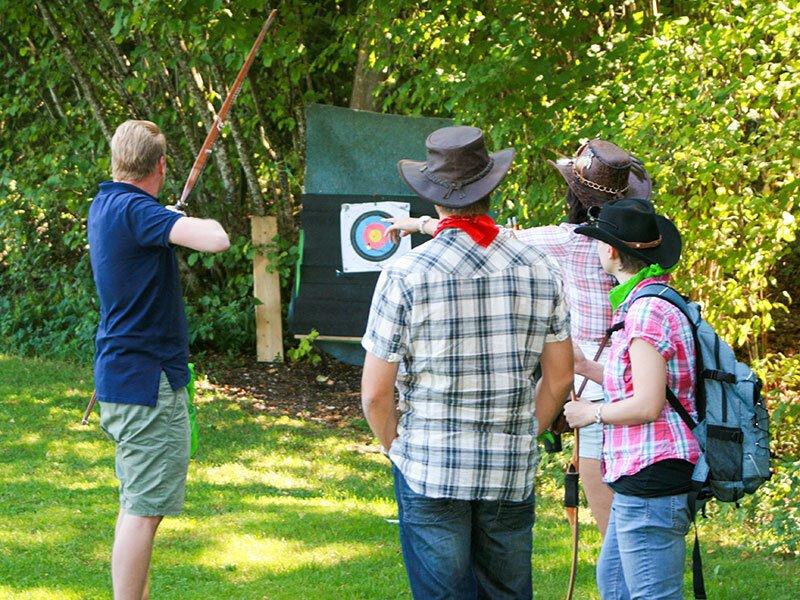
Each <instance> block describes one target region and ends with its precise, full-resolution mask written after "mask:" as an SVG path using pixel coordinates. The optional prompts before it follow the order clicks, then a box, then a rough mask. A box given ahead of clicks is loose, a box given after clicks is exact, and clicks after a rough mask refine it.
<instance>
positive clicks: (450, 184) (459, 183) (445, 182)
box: [419, 158, 494, 200]
mask: <svg viewBox="0 0 800 600" xmlns="http://www.w3.org/2000/svg"><path fill="white" fill-rule="evenodd" d="M493 167H494V159H492V158H490V159H489V162H487V163H486V166H485V167H483V169H481V170H480V171H479V172H478V173H476V174H475V175H473V176H472V177H467V178H466V179H457V180H455V181H450V180H449V179H442V178H441V177H438V176H437V175H434V174H433V173H429V172H428V164H427V163H425V164H424V165H422V166H421V167H420V169H419V170H420V172H421V173H422V174H423V175H425V177H427V178H428V180H430V181H432V182H433V183H435V184H436V185H440V186H442V187H445V188H448V189H447V193H446V194H445V195H444V196H443V198H442V199H443V200H447V199H448V198H449V197H450V195H451V194H452V193H453V192H454V191H455V190H460V189H461V188H463V187H464V186H465V185H469V184H470V183H475V182H476V181H478V180H479V179H483V178H484V177H486V176H487V175H488V174H489V172H490V171H491V170H492V168H493ZM465 197H466V194H464V193H463V192H462V193H461V198H462V199H463V198H465Z"/></svg>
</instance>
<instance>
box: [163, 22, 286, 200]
mask: <svg viewBox="0 0 800 600" xmlns="http://www.w3.org/2000/svg"><path fill="white" fill-rule="evenodd" d="M277 13H278V11H277V9H273V10H272V11H270V13H269V16H268V17H267V20H266V21H264V25H263V26H262V27H261V31H260V32H259V33H258V37H257V38H256V41H255V42H253V47H252V48H250V53H249V54H248V55H247V58H246V59H245V61H244V64H243V65H242V68H241V69H240V70H239V74H238V75H237V76H236V81H234V82H233V85H232V86H231V89H230V91H228V96H227V97H226V98H225V102H223V103H222V108H220V109H219V112H218V113H217V118H216V119H215V120H214V124H213V125H212V126H211V129H210V130H209V132H208V135H207V136H206V140H205V141H204V142H203V147H202V148H200V152H198V154H197V158H196V159H195V161H194V164H193V165H192V170H191V171H190V172H189V177H188V178H187V179H186V185H184V186H183V192H181V197H180V200H178V202H177V203H176V204H175V208H176V209H178V210H181V211H182V210H184V209H185V208H186V203H187V198H188V197H189V194H190V193H191V192H192V190H193V189H194V186H195V184H196V183H197V180H198V179H199V178H200V174H201V173H202V172H203V168H204V167H205V166H206V161H208V157H209V156H210V155H211V148H212V146H213V145H214V142H216V141H217V138H218V137H219V134H220V131H221V130H222V126H223V124H224V123H225V119H226V118H227V117H228V112H230V110H231V106H233V102H234V100H236V97H237V96H238V95H239V90H240V89H241V88H242V83H243V82H244V78H245V77H247V73H248V71H250V65H252V64H253V60H255V57H256V54H257V53H258V49H259V48H260V47H261V42H263V41H264V36H265V35H266V34H267V30H269V28H270V27H271V26H272V21H274V20H275V15H276V14H277Z"/></svg>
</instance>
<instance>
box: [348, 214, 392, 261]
mask: <svg viewBox="0 0 800 600" xmlns="http://www.w3.org/2000/svg"><path fill="white" fill-rule="evenodd" d="M391 216H392V215H390V214H389V213H387V212H384V211H382V210H372V211H369V212H366V213H364V214H363V215H361V216H360V217H358V218H357V219H356V220H355V222H354V223H353V226H352V227H351V228H350V244H351V245H352V247H353V250H355V251H356V254H358V255H359V256H360V257H361V258H363V259H365V260H368V261H371V262H380V261H382V260H386V259H387V258H389V257H391V256H392V255H393V254H394V253H395V252H397V249H398V248H399V247H400V244H396V243H395V242H393V241H392V240H391V238H389V237H386V236H385V234H386V230H387V229H388V228H389V226H390V223H387V222H385V221H384V220H383V219H388V218H390V217H391Z"/></svg>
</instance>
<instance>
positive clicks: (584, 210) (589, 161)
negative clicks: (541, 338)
mask: <svg viewBox="0 0 800 600" xmlns="http://www.w3.org/2000/svg"><path fill="white" fill-rule="evenodd" d="M550 164H551V165H552V166H553V167H554V168H555V169H556V170H558V172H559V173H560V174H561V176H562V177H563V178H564V180H565V181H566V183H567V186H568V187H567V194H566V198H565V200H566V205H567V211H568V217H567V222H566V223H561V224H560V225H548V226H542V227H532V228H530V229H523V230H518V231H514V234H515V235H516V236H517V238H518V239H519V240H521V241H523V242H526V243H528V244H531V245H532V246H535V247H536V248H538V249H539V250H541V251H542V252H544V253H545V254H547V255H549V256H552V257H553V258H555V260H556V262H557V263H558V265H559V267H560V269H561V276H562V279H563V281H564V291H565V292H566V294H567V301H568V303H569V307H570V319H571V335H572V339H573V340H574V341H575V343H576V344H577V345H578V347H579V348H580V349H581V350H582V351H583V352H584V353H585V354H586V355H588V356H591V357H593V356H594V355H595V353H596V351H597V349H598V348H599V346H600V342H601V340H602V339H603V337H604V336H605V332H606V329H608V328H609V327H610V326H611V307H610V305H609V303H608V292H609V291H610V290H611V288H612V286H613V285H614V279H613V278H612V277H611V275H609V274H608V273H606V272H605V271H604V270H603V267H602V265H601V264H600V261H599V260H598V258H597V242H596V241H595V240H593V239H590V238H588V237H586V236H583V235H578V234H577V233H575V229H576V228H577V227H579V226H580V225H582V224H584V223H586V222H587V221H588V220H589V215H588V211H589V210H590V209H591V208H592V207H599V206H602V205H603V204H605V203H606V202H609V201H611V200H616V199H619V198H649V197H650V192H651V189H652V184H651V182H650V178H649V177H648V175H647V172H646V171H645V170H644V167H643V166H642V164H641V162H639V160H638V159H636V158H635V157H633V156H631V155H630V154H628V153H627V152H625V151H624V150H622V149H621V148H620V147H618V146H616V145H615V144H612V143H611V142H607V141H604V140H597V139H596V140H591V141H589V142H587V143H585V144H583V145H582V146H581V147H580V148H579V149H578V152H577V153H576V155H575V157H573V158H563V159H559V160H558V161H557V162H552V161H551V162H550ZM392 221H393V225H392V226H391V227H390V228H389V229H390V231H392V230H396V231H399V232H400V234H401V235H407V234H409V233H416V232H420V233H429V234H432V233H433V232H434V231H436V227H437V225H438V221H437V220H436V219H430V218H428V217H422V218H420V219H415V218H408V219H392ZM576 383H577V384H578V385H580V382H576ZM576 387H577V386H576ZM582 398H584V399H587V400H591V401H592V402H601V401H602V400H603V388H602V386H601V385H599V384H597V383H595V382H592V381H590V382H589V383H588V384H587V386H586V388H585V389H584V392H583V394H582ZM580 436H581V438H580V440H581V443H580V474H581V475H580V476H581V479H582V481H583V487H584V490H585V491H586V498H587V500H588V501H589V507H590V509H591V511H592V515H593V516H594V518H595V521H596V522H597V526H598V528H599V529H600V533H601V535H605V531H606V526H607V524H608V518H609V511H610V509H611V500H612V498H613V494H612V492H611V490H610V489H609V487H608V486H607V485H606V484H605V483H603V480H602V477H601V472H600V449H601V445H602V439H603V429H602V427H601V426H600V425H596V424H589V425H587V426H586V427H583V428H582V429H581V432H580Z"/></svg>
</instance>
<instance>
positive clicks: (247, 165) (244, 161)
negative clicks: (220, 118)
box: [210, 64, 264, 211]
mask: <svg viewBox="0 0 800 600" xmlns="http://www.w3.org/2000/svg"><path fill="white" fill-rule="evenodd" d="M210 71H211V81H212V83H213V84H214V86H215V87H216V88H218V89H219V90H220V92H224V93H221V94H220V95H221V96H222V97H225V95H226V94H227V93H228V88H227V87H226V86H225V85H224V84H223V82H222V74H221V73H220V70H219V67H218V66H217V65H216V64H213V65H211V69H210ZM233 113H234V111H233V109H231V112H230V113H228V125H229V126H230V128H231V135H232V136H233V143H234V145H235V146H236V152H237V153H238V155H239V163H240V164H241V165H242V169H244V177H245V181H246V182H247V190H248V191H249V192H250V198H251V200H252V202H253V203H254V204H255V205H256V206H257V207H258V209H259V210H261V211H263V209H264V195H263V194H262V193H261V186H260V185H259V184H258V177H257V176H256V172H255V169H253V163H252V162H251V161H250V150H249V148H248V146H247V142H246V141H245V139H244V137H243V136H242V134H241V130H240V128H239V121H238V119H237V118H236V117H235V115H234V114H233Z"/></svg>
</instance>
